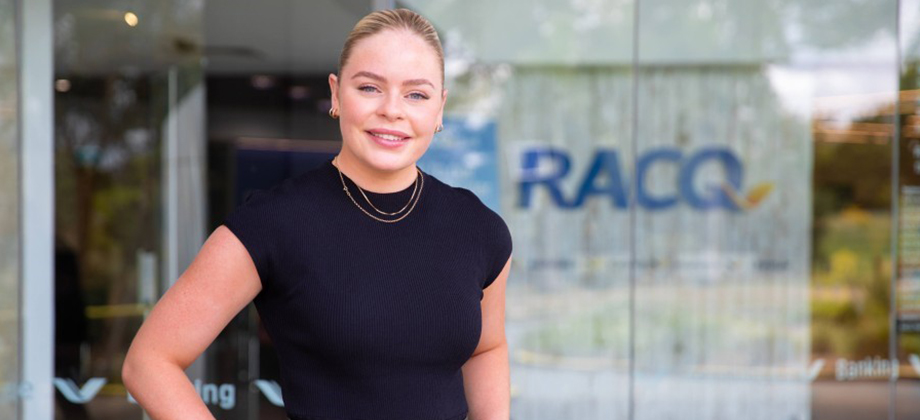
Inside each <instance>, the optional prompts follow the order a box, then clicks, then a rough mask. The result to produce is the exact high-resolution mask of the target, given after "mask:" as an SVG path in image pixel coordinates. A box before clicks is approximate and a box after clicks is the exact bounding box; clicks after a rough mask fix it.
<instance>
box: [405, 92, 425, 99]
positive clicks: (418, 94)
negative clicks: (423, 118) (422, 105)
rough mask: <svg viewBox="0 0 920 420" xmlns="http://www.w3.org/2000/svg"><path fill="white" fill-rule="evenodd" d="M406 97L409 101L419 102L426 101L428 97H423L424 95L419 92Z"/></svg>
mask: <svg viewBox="0 0 920 420" xmlns="http://www.w3.org/2000/svg"><path fill="white" fill-rule="evenodd" d="M408 96H409V99H415V100H419V101H421V100H426V99H428V95H425V94H424V93H421V92H412V93H410V94H409V95H408Z"/></svg>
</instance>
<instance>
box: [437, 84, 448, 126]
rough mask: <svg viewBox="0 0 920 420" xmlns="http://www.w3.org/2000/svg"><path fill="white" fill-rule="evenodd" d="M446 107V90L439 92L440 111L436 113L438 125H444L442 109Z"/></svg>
mask: <svg viewBox="0 0 920 420" xmlns="http://www.w3.org/2000/svg"><path fill="white" fill-rule="evenodd" d="M446 105H447V89H444V90H442V91H441V110H440V111H438V124H441V125H444V107H445V106H446Z"/></svg>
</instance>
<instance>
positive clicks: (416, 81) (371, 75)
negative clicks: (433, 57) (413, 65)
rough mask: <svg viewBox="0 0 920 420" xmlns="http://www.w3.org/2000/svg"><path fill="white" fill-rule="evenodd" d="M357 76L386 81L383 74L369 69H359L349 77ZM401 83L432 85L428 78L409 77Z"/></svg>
mask: <svg viewBox="0 0 920 420" xmlns="http://www.w3.org/2000/svg"><path fill="white" fill-rule="evenodd" d="M359 77H367V78H368V79H374V80H376V81H378V82H386V81H387V79H386V78H385V77H383V76H381V75H379V74H376V73H371V72H369V71H359V72H357V73H355V75H354V76H352V77H351V78H352V79H357V78H359ZM403 85H404V86H418V85H429V86H431V87H432V88H433V87H434V83H431V82H430V81H428V79H409V80H406V81H405V82H403Z"/></svg>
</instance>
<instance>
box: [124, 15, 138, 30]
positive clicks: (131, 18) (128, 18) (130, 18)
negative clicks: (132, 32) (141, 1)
mask: <svg viewBox="0 0 920 420" xmlns="http://www.w3.org/2000/svg"><path fill="white" fill-rule="evenodd" d="M137 21H138V19H137V15H135V14H134V13H131V12H127V13H125V23H127V24H128V26H130V27H132V28H133V27H135V26H137Z"/></svg>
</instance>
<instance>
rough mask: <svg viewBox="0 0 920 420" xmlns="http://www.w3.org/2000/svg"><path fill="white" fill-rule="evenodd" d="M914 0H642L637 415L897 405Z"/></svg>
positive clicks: (834, 411)
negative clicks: (894, 168) (898, 202)
mask: <svg viewBox="0 0 920 420" xmlns="http://www.w3.org/2000/svg"><path fill="white" fill-rule="evenodd" d="M895 7H896V2H895V1H894V0H887V1H882V2H876V3H874V4H873V7H872V9H871V11H867V10H866V9H865V8H863V7H860V5H859V4H856V3H855V2H803V1H781V2H770V3H765V2H760V1H754V0H747V1H723V0H703V1H695V2H685V1H673V0H644V1H642V2H641V9H640V13H639V22H638V25H639V40H638V41H639V45H640V48H639V63H638V65H639V66H640V71H639V74H638V98H637V100H638V103H637V104H636V107H637V111H636V112H637V113H638V115H639V123H638V126H637V128H636V129H637V132H638V150H637V164H636V169H635V174H636V188H637V191H636V201H637V202H636V205H637V206H638V213H637V216H636V229H637V233H636V243H635V249H636V253H635V258H636V264H637V278H636V282H637V290H636V301H635V303H634V304H635V307H636V308H637V309H636V310H637V312H636V321H635V322H636V341H635V343H634V345H635V354H636V358H635V364H636V372H635V375H636V376H635V381H636V394H635V395H636V400H635V406H636V418H637V419H646V418H648V419H653V418H668V417H674V418H677V417H680V418H694V419H735V418H746V419H775V418H786V419H789V418H797V419H805V418H809V417H812V418H844V417H846V418H867V419H868V418H872V419H877V418H885V416H886V415H887V412H888V411H887V408H888V394H887V392H888V389H887V382H886V380H887V376H886V374H885V373H884V372H885V370H884V369H885V367H886V366H887V367H888V369H889V370H888V372H890V364H889V363H888V362H887V361H888V360H889V354H888V352H889V346H888V341H887V340H888V338H887V337H888V308H889V304H888V298H889V294H888V284H889V279H890V277H889V276H890V270H889V267H890V251H889V243H890V235H889V233H890V229H889V226H890V222H891V219H890V216H891V215H890V209H889V204H890V201H889V196H890V181H891V180H890V168H891V167H890V153H891V149H890V141H891V133H892V118H891V114H892V113H891V104H892V103H893V100H894V98H895V92H896V86H897V80H896V79H895V77H894V74H895V72H894V69H895V67H894V66H895V61H896V60H895V57H896V55H895V53H896V50H895V34H894V32H893V28H894V27H895V12H896V9H895ZM662 28H668V30H667V31H663V30H662ZM842 28H846V30H842ZM812 179H814V181H813V182H814V184H813V188H812V187H810V186H811V185H812ZM854 363H855V364H862V363H872V364H873V366H875V365H877V366H878V367H879V368H878V370H873V371H871V372H872V373H866V374H862V373H860V374H855V375H848V374H845V373H843V372H850V371H851V368H850V366H853V364H854ZM841 367H842V368H843V369H841ZM860 372H861V371H860ZM866 372H869V371H866ZM841 374H843V375H844V376H841ZM812 379H814V381H815V382H814V385H813V386H810V382H811V380H812ZM856 395H859V398H856V397H855V396H856ZM840 413H846V414H847V415H846V416H844V415H841V414H840ZM853 416H856V417H853ZM860 416H862V417H860Z"/></svg>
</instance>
